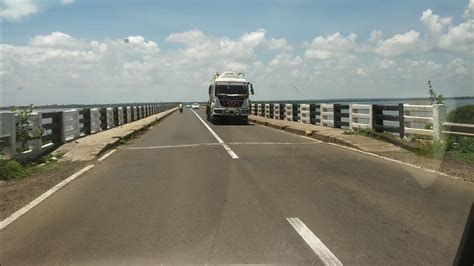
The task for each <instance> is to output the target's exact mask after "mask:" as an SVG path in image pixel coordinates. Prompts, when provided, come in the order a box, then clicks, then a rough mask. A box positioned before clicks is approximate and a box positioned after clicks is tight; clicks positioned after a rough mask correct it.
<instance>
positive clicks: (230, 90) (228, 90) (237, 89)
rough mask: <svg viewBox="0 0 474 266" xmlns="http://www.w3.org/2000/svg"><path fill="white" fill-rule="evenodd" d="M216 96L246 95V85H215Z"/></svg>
mask: <svg viewBox="0 0 474 266" xmlns="http://www.w3.org/2000/svg"><path fill="white" fill-rule="evenodd" d="M216 94H248V88H247V86H246V85H216Z"/></svg>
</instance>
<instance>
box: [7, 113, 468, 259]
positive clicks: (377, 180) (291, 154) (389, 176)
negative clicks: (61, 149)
mask: <svg viewBox="0 0 474 266" xmlns="http://www.w3.org/2000/svg"><path fill="white" fill-rule="evenodd" d="M198 113H199V115H200V117H202V118H203V119H204V120H205V118H204V111H203V110H199V111H198ZM205 123H206V124H208V123H207V122H205ZM208 126H209V128H210V129H211V130H209V128H207V127H206V126H205V124H204V123H203V121H201V120H200V119H199V118H198V116H197V115H196V114H195V113H194V112H193V111H192V110H190V109H186V110H185V111H184V113H183V114H180V113H179V112H176V113H174V114H173V115H171V116H170V117H168V118H167V119H165V120H164V121H162V122H161V123H159V124H157V125H156V126H154V127H153V128H152V129H151V130H149V131H148V132H147V133H146V134H144V135H142V136H141V137H140V138H138V139H136V140H134V141H133V142H132V143H130V144H128V145H124V146H121V147H120V148H119V149H118V151H117V152H115V153H113V154H112V155H110V156H109V157H108V158H106V159H105V160H103V161H102V162H97V163H96V166H95V167H94V168H92V169H91V170H89V171H88V172H86V173H84V174H83V175H81V176H80V177H79V178H77V179H76V180H74V181H73V182H72V183H70V184H68V185H67V186H65V187H64V188H63V189H61V190H59V191H58V192H56V193H55V194H53V195H52V196H51V197H49V198H48V199H46V200H45V201H44V202H42V203H41V204H39V205H38V206H36V207H35V208H33V209H32V210H31V211H29V212H28V213H26V214H24V215H23V216H21V217H20V218H19V219H18V220H16V221H14V222H13V223H11V224H10V225H9V226H7V227H6V228H5V229H3V230H2V231H1V232H0V234H1V239H0V245H1V247H0V248H1V257H0V263H1V265H2V266H3V265H24V264H94V265H97V264H106V265H111V264H156V263H279V264H281V263H282V264H286V263H291V264H316V265H323V264H333V265H338V264H340V263H342V264H347V265H352V264H362V265H389V264H393V265H407V264H428V265H447V264H451V263H452V261H453V259H454V256H455V254H456V250H457V247H458V244H459V241H460V239H461V236H462V231H463V229H464V224H465V222H466V218H467V215H468V212H469V208H470V205H471V203H472V201H473V200H474V185H473V184H471V183H465V182H461V181H457V180H452V179H449V178H447V177H439V176H437V175H436V174H433V173H429V172H427V171H425V170H423V169H416V168H413V167H410V166H405V165H402V164H398V163H394V162H390V161H387V160H384V159H380V158H376V157H373V156H369V155H365V154H362V153H359V152H355V151H352V150H349V149H345V148H342V147H338V146H334V145H330V144H326V143H319V142H317V141H314V140H311V139H307V138H304V137H301V136H297V135H292V134H289V133H286V132H282V131H278V130H274V129H270V128H266V127H262V126H257V125H209V124H208ZM211 131H213V132H214V133H212V132H211Z"/></svg>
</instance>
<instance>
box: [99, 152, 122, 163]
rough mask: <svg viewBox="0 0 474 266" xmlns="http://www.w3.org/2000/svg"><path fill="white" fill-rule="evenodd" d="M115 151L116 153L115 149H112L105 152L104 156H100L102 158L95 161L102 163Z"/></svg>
mask: <svg viewBox="0 0 474 266" xmlns="http://www.w3.org/2000/svg"><path fill="white" fill-rule="evenodd" d="M116 151H117V150H116V149H113V150H111V151H109V152H107V153H106V154H104V155H102V157H100V158H99V159H97V161H99V162H102V161H103V160H104V159H105V158H107V157H109V156H110V155H112V153H114V152H116Z"/></svg>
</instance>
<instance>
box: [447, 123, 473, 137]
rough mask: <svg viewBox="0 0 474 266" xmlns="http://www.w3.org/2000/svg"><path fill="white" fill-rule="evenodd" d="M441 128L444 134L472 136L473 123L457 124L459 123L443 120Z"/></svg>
mask: <svg viewBox="0 0 474 266" xmlns="http://www.w3.org/2000/svg"><path fill="white" fill-rule="evenodd" d="M443 127H444V129H445V130H443V133H444V134H451V135H456V136H464V137H474V124H459V123H451V122H444V123H443Z"/></svg>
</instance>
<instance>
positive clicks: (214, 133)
mask: <svg viewBox="0 0 474 266" xmlns="http://www.w3.org/2000/svg"><path fill="white" fill-rule="evenodd" d="M191 111H193V113H194V114H195V115H196V116H197V118H198V119H199V120H200V121H201V122H202V123H203V124H204V126H206V128H207V129H208V130H209V132H211V134H212V135H213V136H214V138H216V140H217V141H218V142H219V143H220V144H221V146H222V147H223V148H224V149H225V150H226V151H227V153H228V154H229V155H230V157H231V158H232V159H238V158H239V156H237V154H235V152H234V151H233V150H232V149H231V148H230V147H229V146H228V145H227V144H226V143H225V142H224V141H223V140H222V139H221V138H220V137H219V135H217V133H216V132H214V130H212V128H211V127H210V126H209V125H208V124H207V123H206V122H205V121H204V120H203V119H202V118H201V117H200V116H199V115H198V114H197V113H196V112H195V111H194V110H192V109H191Z"/></svg>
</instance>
